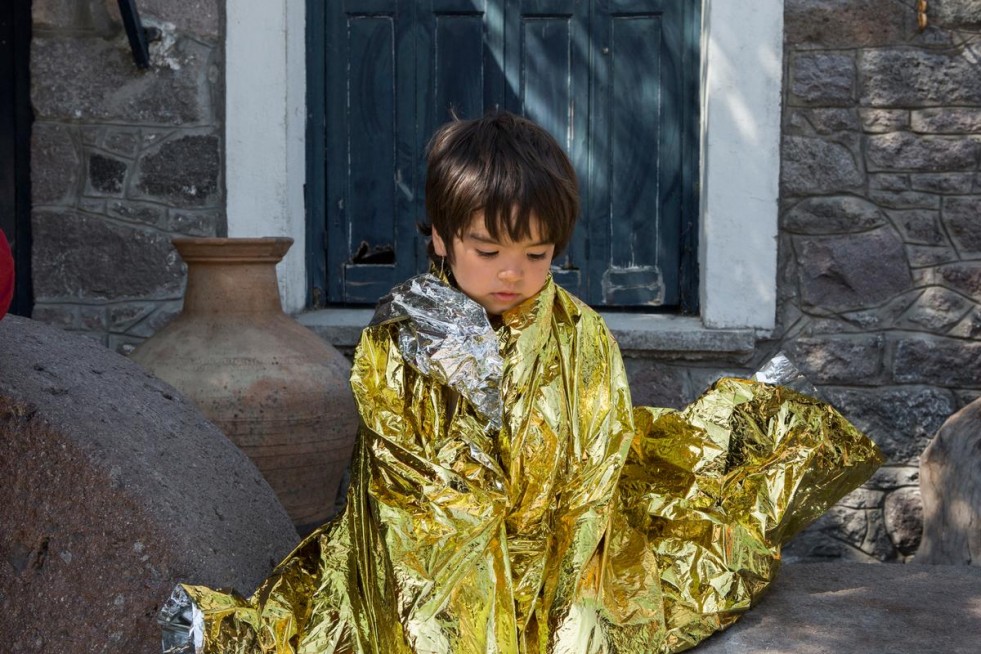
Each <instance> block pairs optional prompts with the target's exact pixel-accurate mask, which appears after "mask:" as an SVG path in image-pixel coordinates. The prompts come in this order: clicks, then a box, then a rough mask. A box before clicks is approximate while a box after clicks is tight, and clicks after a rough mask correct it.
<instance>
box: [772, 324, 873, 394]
mask: <svg viewBox="0 0 981 654" xmlns="http://www.w3.org/2000/svg"><path fill="white" fill-rule="evenodd" d="M784 347H785V348H787V350H788V352H789V353H790V355H791V359H792V360H793V361H795V362H796V363H797V365H798V367H799V368H800V370H801V372H803V373H804V376H805V377H807V378H808V379H809V380H811V381H812V382H813V383H815V384H862V385H866V384H871V383H875V381H876V380H877V379H878V377H879V374H880V373H881V370H882V353H883V349H884V340H883V338H882V336H880V335H874V334H873V335H855V336H829V337H824V338H796V339H793V340H790V341H785V342H784Z"/></svg>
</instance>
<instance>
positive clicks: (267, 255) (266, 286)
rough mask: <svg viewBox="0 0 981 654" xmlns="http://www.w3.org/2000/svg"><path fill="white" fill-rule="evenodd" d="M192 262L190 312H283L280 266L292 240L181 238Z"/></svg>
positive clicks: (179, 246) (183, 250)
mask: <svg viewBox="0 0 981 654" xmlns="http://www.w3.org/2000/svg"><path fill="white" fill-rule="evenodd" d="M173 242H174V247H176V248H177V251H178V252H179V253H180V255H181V258H182V259H184V262H185V263H186V264H187V290H186V291H185V292H184V312H185V313H191V314H211V313H267V312H276V313H279V312H282V304H281V302H280V298H279V286H278V284H277V281H276V264H277V263H278V262H279V261H280V260H281V259H282V258H283V255H285V254H286V251H287V250H289V248H290V246H291V245H292V244H293V239H291V238H175V239H174V241H173Z"/></svg>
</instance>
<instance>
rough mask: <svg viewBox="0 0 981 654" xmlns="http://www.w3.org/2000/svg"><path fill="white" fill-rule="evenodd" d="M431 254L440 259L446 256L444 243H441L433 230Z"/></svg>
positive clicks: (440, 238) (437, 233)
mask: <svg viewBox="0 0 981 654" xmlns="http://www.w3.org/2000/svg"><path fill="white" fill-rule="evenodd" d="M433 252H435V253H436V254H437V255H438V256H440V257H445V256H446V243H444V242H443V239H442V237H440V235H439V232H437V231H436V230H435V229H434V230H433Z"/></svg>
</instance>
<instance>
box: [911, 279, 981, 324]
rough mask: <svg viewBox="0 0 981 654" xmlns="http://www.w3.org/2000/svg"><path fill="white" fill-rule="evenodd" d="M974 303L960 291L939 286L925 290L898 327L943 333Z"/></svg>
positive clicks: (962, 316)
mask: <svg viewBox="0 0 981 654" xmlns="http://www.w3.org/2000/svg"><path fill="white" fill-rule="evenodd" d="M973 307H974V304H973V303H972V302H971V301H970V300H968V299H967V298H965V297H964V296H963V295H961V294H960V293H955V292H954V291H951V290H949V289H946V288H941V287H937V286H933V287H930V288H928V289H926V290H925V291H923V294H922V295H921V296H920V297H919V299H917V300H916V302H914V303H913V306H912V307H910V309H909V311H907V312H906V315H904V316H903V318H902V320H900V321H899V323H898V325H897V326H898V327H900V328H905V329H914V330H922V331H928V332H933V333H935V334H943V333H945V332H947V331H948V330H950V329H951V328H952V327H953V326H954V325H956V324H957V323H958V322H960V321H961V319H962V318H964V316H966V315H967V313H968V312H969V311H971V309H972V308H973Z"/></svg>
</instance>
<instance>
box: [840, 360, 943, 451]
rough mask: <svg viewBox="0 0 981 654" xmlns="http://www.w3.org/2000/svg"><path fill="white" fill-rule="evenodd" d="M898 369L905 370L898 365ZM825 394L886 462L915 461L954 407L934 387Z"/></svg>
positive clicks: (859, 390)
mask: <svg viewBox="0 0 981 654" xmlns="http://www.w3.org/2000/svg"><path fill="white" fill-rule="evenodd" d="M898 358H900V357H899V355H897V359H898ZM903 361H904V363H905V359H904V360H903ZM896 368H897V369H900V370H905V369H906V368H900V364H899V363H898V362H897V364H896ZM899 381H909V380H905V379H902V380H899ZM914 383H916V382H914ZM926 383H929V382H926ZM825 393H826V395H827V396H828V398H829V399H830V400H831V403H832V404H833V405H834V406H835V407H837V408H838V410H839V411H841V413H842V414H843V415H844V416H845V417H846V418H848V419H849V420H851V421H852V422H853V423H854V424H855V426H856V427H858V428H859V429H860V430H862V431H863V432H865V433H866V434H868V435H869V437H870V438H872V439H873V440H875V442H876V443H878V445H879V447H881V448H882V451H883V453H884V454H885V455H886V460H887V461H890V462H891V463H897V464H898V463H909V462H915V461H916V458H917V457H918V456H919V455H920V452H922V451H923V448H924V447H926V444H927V443H928V442H929V441H930V438H931V437H932V436H933V434H934V432H936V431H937V429H938V428H939V427H940V425H942V424H943V422H944V420H946V419H947V417H948V416H950V414H951V413H953V412H954V406H955V404H954V398H953V396H952V395H951V394H950V393H949V392H947V391H943V390H938V389H935V388H923V387H910V388H906V387H877V388H843V387H835V388H828V389H826V390H825Z"/></svg>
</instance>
